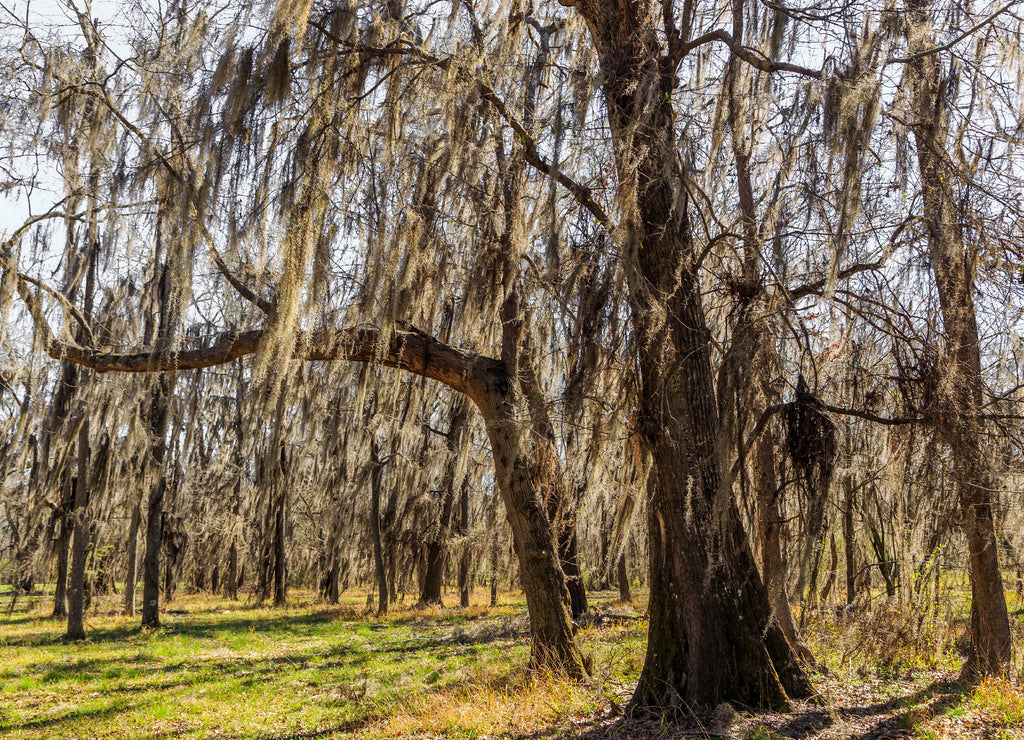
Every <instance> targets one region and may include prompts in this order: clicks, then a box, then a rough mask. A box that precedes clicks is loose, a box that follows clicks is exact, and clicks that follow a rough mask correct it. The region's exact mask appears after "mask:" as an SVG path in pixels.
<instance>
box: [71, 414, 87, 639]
mask: <svg viewBox="0 0 1024 740" xmlns="http://www.w3.org/2000/svg"><path fill="white" fill-rule="evenodd" d="M90 452H91V450H90V447H89V418H88V416H87V417H86V418H85V419H84V420H83V421H82V426H81V427H80V428H79V431H78V478H77V480H76V481H75V514H74V517H73V519H72V520H73V521H74V528H73V530H72V531H73V534H72V540H71V573H70V579H69V582H68V586H69V588H68V631H67V635H66V636H67V637H68V638H69V639H72V640H78V639H81V638H83V637H85V557H86V554H87V552H86V550H87V547H88V544H89V532H90V529H91V527H90V523H89V520H88V514H87V512H88V510H89V463H90V458H91V455H90Z"/></svg>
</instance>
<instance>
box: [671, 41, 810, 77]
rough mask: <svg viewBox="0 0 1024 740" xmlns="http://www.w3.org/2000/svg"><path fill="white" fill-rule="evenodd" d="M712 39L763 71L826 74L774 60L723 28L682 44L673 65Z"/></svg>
mask: <svg viewBox="0 0 1024 740" xmlns="http://www.w3.org/2000/svg"><path fill="white" fill-rule="evenodd" d="M712 41H721V42H722V43H723V44H725V45H726V46H728V47H729V51H731V52H732V54H733V56H735V57H736V58H737V59H741V60H742V61H744V62H746V63H747V64H749V65H750V66H751V67H754V68H755V69H759V70H761V71H762V72H793V73H795V74H799V75H803V76H804V77H811V78H813V79H815V80H820V79H822V78H823V77H824V74H823V73H822V72H821V71H819V70H814V69H810V68H809V67H801V66H799V65H797V64H790V63H789V62H776V61H772V60H771V59H769V58H768V57H766V56H765V55H764V54H763V53H761V52H760V51H757V50H756V49H751V48H750V47H749V46H744V45H743V44H741V43H740V42H739V41H737V40H736V39H735V38H733V36H732V34H730V33H729V32H728V31H725V30H723V29H718V30H716V31H709V32H708V33H705V34H704V35H703V36H698V37H697V38H695V39H694V40H693V41H690V42H688V43H686V44H683V45H682V46H680V47H679V51H678V52H677V53H676V54H673V55H672V56H671V57H670V59H671V61H672V63H673V65H677V64H679V62H681V61H682V60H683V57H685V56H686V55H687V54H689V53H690V52H691V51H693V50H694V49H696V48H697V47H698V46H703V45H704V44H708V43H711V42H712Z"/></svg>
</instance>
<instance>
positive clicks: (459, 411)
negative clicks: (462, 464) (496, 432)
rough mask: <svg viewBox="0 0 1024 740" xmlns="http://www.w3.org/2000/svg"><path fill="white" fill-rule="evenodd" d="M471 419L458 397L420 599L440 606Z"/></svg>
mask: <svg viewBox="0 0 1024 740" xmlns="http://www.w3.org/2000/svg"><path fill="white" fill-rule="evenodd" d="M468 419H469V406H468V404H467V403H466V399H465V398H464V397H461V396H460V397H459V398H458V399H457V400H456V401H455V403H454V405H453V406H452V409H451V413H450V414H449V421H448V433H447V434H446V435H445V444H446V446H447V448H448V460H447V462H446V463H445V468H444V475H443V477H442V480H441V497H442V498H441V516H440V519H439V521H438V525H437V531H436V532H435V534H434V537H433V539H432V540H431V541H430V542H429V543H427V567H426V573H425V574H424V577H423V590H422V591H421V592H420V603H421V604H424V605H431V604H433V605H437V606H441V604H442V602H441V586H442V583H443V581H444V570H445V565H446V564H447V561H448V534H449V532H450V531H451V526H452V515H453V513H454V509H455V488H456V485H457V484H458V482H457V481H456V473H457V468H458V462H459V457H460V456H461V452H462V446H463V439H464V437H465V436H466V435H465V430H466V427H467V424H468Z"/></svg>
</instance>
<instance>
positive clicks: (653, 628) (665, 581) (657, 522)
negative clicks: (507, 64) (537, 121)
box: [576, 1, 812, 710]
mask: <svg viewBox="0 0 1024 740" xmlns="http://www.w3.org/2000/svg"><path fill="white" fill-rule="evenodd" d="M576 7H577V10H578V11H579V12H580V13H581V14H582V15H583V16H584V18H585V19H586V21H587V23H588V25H589V27H590V31H591V36H592V39H593V42H594V46H595V47H596V49H597V52H598V58H599V60H600V64H601V73H602V76H603V79H604V97H605V102H606V106H607V110H608V122H609V126H610V129H611V134H612V140H613V144H614V147H615V159H616V167H617V170H618V177H619V195H620V198H621V199H623V200H624V203H623V211H624V212H625V213H627V214H629V213H633V214H635V215H634V216H632V217H630V221H629V223H628V224H627V225H626V228H625V229H624V233H627V234H630V237H629V239H628V241H627V243H626V244H625V245H624V246H623V249H624V254H623V257H622V258H623V260H624V262H625V263H626V268H625V269H626V274H627V280H628V285H629V291H630V309H631V312H632V315H633V321H634V325H635V327H636V330H637V334H638V336H637V340H636V344H637V346H638V353H639V375H640V381H641V391H640V419H639V424H638V426H639V428H640V430H641V433H642V435H643V438H644V440H645V442H646V444H647V445H648V448H649V449H650V451H651V459H652V472H651V476H650V478H649V479H648V496H649V499H650V503H649V506H648V530H649V541H650V553H651V555H650V607H649V613H650V631H649V635H648V647H647V656H646V659H645V662H644V668H643V671H642V673H641V676H640V680H639V683H638V685H637V689H636V693H635V694H634V696H633V700H632V702H631V709H632V710H642V709H645V708H648V707H651V708H657V709H659V710H661V709H664V708H668V707H673V706H678V705H679V701H680V699H681V700H682V701H684V702H686V703H688V704H691V705H692V704H711V705H715V704H718V703H720V702H723V701H737V702H740V703H742V704H745V705H747V706H752V707H762V706H773V707H785V706H787V704H788V702H787V692H789V694H791V695H795V696H810V695H811V694H812V689H811V686H810V683H809V682H808V680H807V678H806V676H805V675H804V673H803V671H802V669H801V668H800V665H799V663H798V661H797V660H796V657H795V655H794V653H793V651H792V649H791V648H790V646H789V643H788V642H787V641H786V638H785V636H784V635H783V633H782V631H781V630H780V629H779V627H778V625H777V624H776V623H775V620H774V619H773V618H772V610H771V606H770V603H769V599H768V594H767V591H766V589H765V587H764V584H763V583H762V582H761V577H760V574H759V573H758V570H757V566H756V564H755V562H754V558H753V555H752V553H751V550H750V546H749V542H748V540H747V535H746V532H745V531H744V529H743V525H742V522H741V520H740V516H739V511H738V510H737V508H736V503H735V501H734V499H733V497H732V491H731V490H730V488H731V486H723V476H722V471H721V470H720V469H719V464H720V461H719V444H720V439H719V434H720V427H719V419H718V410H717V406H716V397H715V388H714V383H713V380H712V371H711V334H710V332H709V330H708V328H707V324H706V320H705V315H704V310H703V306H702V305H701V291H700V280H699V275H698V274H697V269H698V264H697V255H696V254H695V253H694V249H693V244H692V240H691V235H690V223H689V215H688V206H687V194H686V188H685V186H684V173H683V172H682V171H681V167H682V163H681V160H680V157H679V154H678V151H679V147H678V146H677V144H676V142H675V134H674V128H675V127H674V112H673V109H672V91H673V88H674V85H675V69H674V68H673V67H672V66H671V65H664V66H662V65H661V63H660V62H659V60H662V59H664V58H665V52H664V50H663V49H662V48H661V45H660V43H659V41H658V34H657V32H656V29H655V28H654V25H653V21H652V19H653V18H655V17H657V15H658V14H657V13H655V11H654V8H653V7H652V6H651V3H649V2H639V3H635V4H629V5H617V4H599V3H596V2H595V3H592V2H589V1H588V2H586V3H585V4H581V3H577V4H576Z"/></svg>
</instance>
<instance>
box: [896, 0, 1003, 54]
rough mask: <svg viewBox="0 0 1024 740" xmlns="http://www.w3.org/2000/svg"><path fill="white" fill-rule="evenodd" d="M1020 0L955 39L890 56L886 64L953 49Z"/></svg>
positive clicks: (1000, 9)
mask: <svg viewBox="0 0 1024 740" xmlns="http://www.w3.org/2000/svg"><path fill="white" fill-rule="evenodd" d="M1020 1H1021V0H1011V1H1010V2H1008V3H1007V4H1006V5H1004V6H1003V7H1001V8H999V10H997V11H996V12H994V13H993V14H992V15H990V16H988V17H987V18H985V20H983V21H981V22H979V23H977V24H975V25H973V26H971V27H970V28H968V29H967V30H966V31H964V32H963V33H961V34H960V35H959V36H957V37H956V38H955V39H953V40H952V41H950V42H948V43H945V44H942V45H941V46H934V47H932V48H931V49H925V50H924V51H919V52H917V53H916V54H911V55H910V56H906V57H889V58H888V59H886V60H885V63H886V64H907V63H909V62H913V61H916V60H918V59H921V58H922V57H926V56H929V55H931V54H938V53H939V52H943V51H949V50H950V49H952V48H953V47H954V46H956V45H957V44H959V43H960V42H961V41H963V40H964V39H965V38H967V37H968V36H972V35H974V34H975V33H977V32H978V31H980V30H981V29H982V28H984V27H985V26H987V25H989V24H990V23H992V22H993V21H994V20H995V19H996V18H998V17H999V16H1001V15H1002V14H1003V13H1005V12H1006V11H1007V10H1009V9H1010V8H1012V7H1013V6H1014V5H1016V4H1017V3H1019V2H1020Z"/></svg>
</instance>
